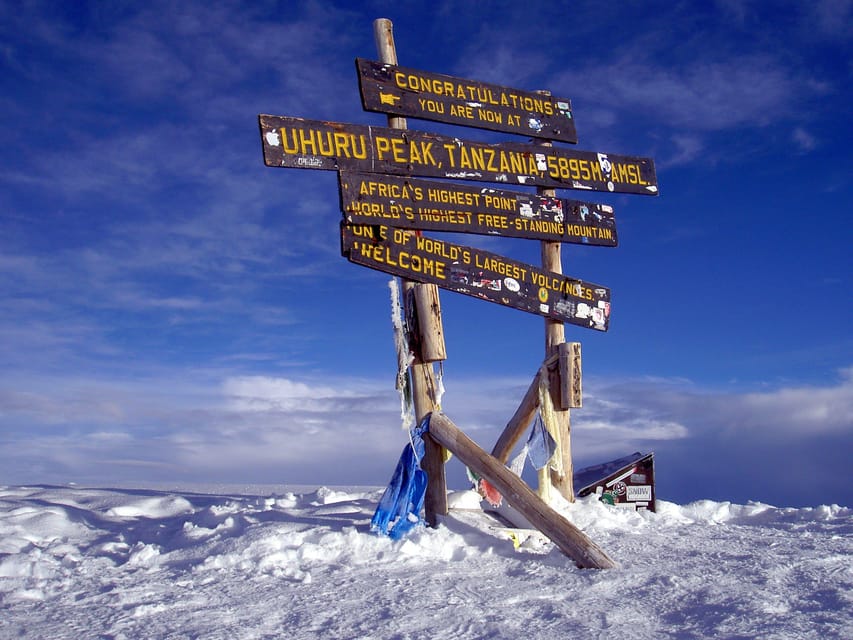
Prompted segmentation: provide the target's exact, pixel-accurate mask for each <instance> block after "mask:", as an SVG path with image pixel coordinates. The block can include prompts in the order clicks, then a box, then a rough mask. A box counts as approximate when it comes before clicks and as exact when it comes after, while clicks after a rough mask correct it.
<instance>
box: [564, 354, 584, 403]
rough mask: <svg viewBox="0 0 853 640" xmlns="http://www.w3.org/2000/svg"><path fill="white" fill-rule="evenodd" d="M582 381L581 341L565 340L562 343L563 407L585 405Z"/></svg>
mask: <svg viewBox="0 0 853 640" xmlns="http://www.w3.org/2000/svg"><path fill="white" fill-rule="evenodd" d="M582 391H583V385H582V383H581V343H580V342H564V343H562V344H561V345H560V405H561V408H563V409H580V408H581V407H582V406H583V393H582Z"/></svg>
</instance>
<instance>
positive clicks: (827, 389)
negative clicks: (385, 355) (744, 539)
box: [0, 369, 853, 498]
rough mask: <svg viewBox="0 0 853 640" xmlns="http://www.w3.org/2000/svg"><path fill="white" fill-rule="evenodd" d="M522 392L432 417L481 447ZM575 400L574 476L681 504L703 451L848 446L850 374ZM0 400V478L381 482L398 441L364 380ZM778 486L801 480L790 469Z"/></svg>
mask: <svg viewBox="0 0 853 640" xmlns="http://www.w3.org/2000/svg"><path fill="white" fill-rule="evenodd" d="M526 385H527V381H524V380H520V379H507V378H504V379H477V380H464V381H458V382H457V381H448V387H449V389H448V392H447V394H446V395H445V398H444V409H445V411H447V413H448V415H450V416H451V417H452V419H453V420H454V421H455V422H456V423H457V424H459V426H460V427H461V428H463V429H464V430H466V431H467V432H468V433H469V434H471V436H472V437H473V438H474V439H475V440H476V441H477V442H479V443H480V444H481V446H483V447H484V448H486V449H489V448H490V447H491V446H492V445H493V444H494V442H495V441H496V439H497V437H498V436H499V434H500V432H501V431H502V429H503V427H504V426H505V424H506V421H507V420H508V419H509V417H510V416H511V415H512V412H513V411H514V410H515V405H516V403H517V402H518V401H519V400H520V398H521V396H522V395H523V393H524V390H525V388H526ZM586 387H587V390H586V393H585V399H584V407H583V408H582V409H578V410H574V411H573V412H572V434H573V435H572V440H573V448H574V451H575V458H576V463H577V464H581V465H582V464H591V463H595V462H601V461H602V460H605V459H608V458H610V457H617V456H620V455H624V454H626V453H630V452H631V451H634V450H642V451H648V450H659V451H661V452H662V460H661V464H662V468H663V471H664V472H663V478H664V480H663V486H662V488H663V490H664V491H670V492H674V493H676V492H677V493H678V494H679V495H687V494H688V493H690V492H689V491H687V489H685V488H680V487H679V488H675V487H671V486H667V480H666V478H667V477H668V475H667V472H666V468H667V467H669V466H676V465H679V466H683V465H684V464H685V460H686V459H688V458H689V459H705V452H706V451H710V450H713V451H714V452H715V455H717V457H718V459H717V460H715V461H714V463H713V464H714V465H726V464H727V456H735V457H737V458H739V457H740V455H741V452H742V451H743V450H744V447H748V449H749V450H750V451H751V452H752V456H753V457H754V458H755V459H756V460H759V459H761V457H762V456H763V455H764V454H763V453H762V452H764V451H767V452H771V451H772V452H773V455H774V456H778V453H777V451H778V450H779V449H780V448H781V450H784V451H787V452H788V455H790V456H796V455H798V451H799V450H800V449H801V448H802V447H807V444H806V443H809V442H812V441H814V440H815V439H818V438H820V439H823V440H822V441H826V439H827V438H829V439H835V441H839V442H840V441H845V440H846V441H849V438H850V436H851V435H852V434H853V369H848V370H845V371H843V372H841V376H840V379H839V380H838V382H837V383H834V384H828V385H825V386H822V387H813V388H807V387H780V388H777V389H773V390H770V391H766V392H751V393H736V392H731V393H724V392H719V391H714V390H707V389H702V388H699V387H697V386H696V385H693V384H691V383H689V382H686V381H679V380H655V379H647V380H623V381H621V382H608V381H602V380H597V381H590V382H589V383H587V384H586ZM2 389H3V391H2V394H0V416H2V421H3V425H2V426H3V433H4V434H5V435H4V442H5V446H3V447H2V448H0V450H2V452H3V453H2V454H0V462H2V465H0V467H2V468H3V469H4V470H5V474H4V476H5V477H3V478H0V481H8V480H9V479H11V478H20V479H30V478H40V479H41V481H68V480H77V479H83V480H85V481H89V482H103V483H108V482H110V481H111V480H116V479H121V478H125V479H126V478H128V477H133V478H136V479H140V480H144V479H145V478H146V477H150V469H152V468H157V469H160V471H159V472H158V473H159V474H160V475H159V476H158V478H157V479H164V480H182V479H184V480H187V479H193V480H196V481H205V482H216V481H224V480H225V479H227V480H229V481H245V482H272V483H274V482H280V481H282V480H284V479H287V481H290V482H302V483H312V482H326V483H331V482H341V483H358V484H378V485H381V484H382V483H384V482H385V481H386V480H387V476H388V473H389V472H390V471H389V470H390V469H391V468H392V467H393V464H394V462H395V461H396V456H397V454H398V453H399V449H400V448H401V446H403V444H404V443H405V442H406V436H405V433H404V432H403V431H402V430H401V429H400V419H399V400H398V398H397V395H396V392H395V391H394V390H393V388H391V387H390V385H389V384H385V383H384V382H377V381H373V380H365V379H351V378H350V379H347V378H338V379H326V380H323V379H310V378H284V377H273V376H258V375H248V376H237V377H231V376H229V377H226V378H224V379H222V380H220V381H218V382H217V379H216V374H215V372H208V373H205V374H203V375H198V374H196V376H195V377H194V378H193V377H192V376H189V377H188V378H187V379H185V380H182V381H180V382H179V381H178V380H177V378H175V379H173V380H171V381H170V380H167V379H151V378H148V379H140V380H135V381H134V380H130V379H126V380H123V381H105V380H97V379H89V380H80V379H71V378H67V379H63V378H55V379H52V380H42V381H40V382H39V381H30V382H29V383H23V384H22V383H20V382H19V383H16V382H15V381H13V380H9V379H6V380H5V381H4V382H3V386H2ZM839 439H840V440H839ZM734 443H737V444H736V445H735V444H734ZM848 448H849V447H848ZM675 451H677V452H678V456H679V458H678V459H674V458H673V455H675V454H674V453H673V452H675ZM810 451H811V450H810ZM811 455H814V452H813V451H812V453H811ZM830 458H831V456H828V459H830ZM104 460H106V461H112V462H111V463H109V464H104V463H103V461H104ZM762 464H763V463H762ZM827 464H830V462H828V463H827ZM47 470H52V471H47ZM834 472H835V473H839V474H843V473H844V471H843V470H842V469H835V470H834ZM786 473H787V474H788V475H789V476H791V477H798V478H801V477H802V472H801V471H799V470H798V469H797V468H788V470H787V471H786ZM44 474H47V475H44ZM692 491H693V494H692V495H693V497H694V498H695V497H703V496H701V495H699V494H696V491H699V488H695V487H694V488H693V489H692ZM753 497H760V496H753Z"/></svg>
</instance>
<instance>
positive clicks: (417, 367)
mask: <svg viewBox="0 0 853 640" xmlns="http://www.w3.org/2000/svg"><path fill="white" fill-rule="evenodd" d="M373 38H374V40H375V42H376V52H377V54H378V55H379V60H380V62H386V63H388V64H394V65H396V64H397V48H396V46H395V44H394V25H393V24H392V23H391V21H390V20H388V19H387V18H379V19H378V20H374V21H373ZM388 126H389V127H391V128H393V129H406V128H407V123H406V119H405V118H400V117H398V116H388ZM416 287H418V288H420V287H424V290H422V291H421V292H420V293H417V294H416V293H415V292H414V289H415V288H416ZM430 287H431V288H432V289H434V291H433V292H429V291H428V289H429V288H430ZM415 295H417V296H418V297H424V298H425V299H426V300H427V302H426V303H425V304H426V306H427V307H428V308H431V309H433V313H432V315H431V316H430V317H429V325H430V326H431V327H432V332H433V334H437V335H438V336H440V337H441V344H440V349H441V351H442V352H443V351H444V337H443V336H444V332H443V329H442V328H441V308H440V307H439V306H438V290H437V289H436V287H435V285H420V284H417V283H414V282H411V281H408V280H403V304H404V305H406V309H405V312H406V317H410V316H411V315H412V314H413V313H415V312H416V309H414V310H413V309H411V307H410V305H413V304H414V303H413V301H412V299H413V297H414V296H415ZM433 300H434V301H435V306H434V308H433V307H432V303H431V301H433ZM421 321H422V322H423V318H422V319H421ZM416 342H417V345H416V347H419V346H420V345H421V344H423V342H424V340H423V339H422V337H421V336H420V335H418V337H417V341H416ZM430 344H431V345H432V346H431V347H430V348H431V351H430V353H429V354H428V355H435V354H436V351H435V348H436V347H435V340H434V339H433V338H432V337H431V338H430ZM414 354H415V362H414V363H412V366H411V367H410V368H409V373H410V375H411V380H412V401H413V402H414V405H415V418H416V421H417V423H418V424H419V423H420V421H421V420H422V419H423V418H424V417H425V416H426V415H427V414H428V413H431V412H433V411H436V410H437V409H438V408H439V407H438V402H437V400H436V383H435V374H434V373H433V369H432V364H430V362H432V360H429V359H425V358H424V354H423V353H422V352H421V350H420V348H416V349H415V350H414ZM444 357H446V356H444ZM444 357H442V358H439V359H444ZM424 445H425V453H424V459H423V460H421V468H422V469H423V470H424V471H426V473H427V478H428V479H429V480H428V483H427V489H426V496H425V497H424V515H425V519H426V522H427V524H428V525H429V526H431V527H434V526H436V525H437V524H438V516H443V515H447V479H446V473H445V468H444V450H443V449H442V448H441V446H440V445H439V444H437V443H436V442H435V441H434V440H433V439H432V438H430V437H429V436H427V437H426V438H424Z"/></svg>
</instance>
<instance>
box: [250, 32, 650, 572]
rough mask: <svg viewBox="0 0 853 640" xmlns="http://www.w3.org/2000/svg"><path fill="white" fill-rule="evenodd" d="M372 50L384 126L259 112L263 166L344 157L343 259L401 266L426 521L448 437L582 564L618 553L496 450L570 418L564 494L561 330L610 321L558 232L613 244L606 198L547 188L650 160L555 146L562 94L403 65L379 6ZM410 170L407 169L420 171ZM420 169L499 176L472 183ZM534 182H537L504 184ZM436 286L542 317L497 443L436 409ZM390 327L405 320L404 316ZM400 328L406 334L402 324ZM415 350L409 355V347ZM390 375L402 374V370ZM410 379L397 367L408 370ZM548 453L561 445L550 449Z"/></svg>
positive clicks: (567, 350)
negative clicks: (449, 237) (476, 137)
mask: <svg viewBox="0 0 853 640" xmlns="http://www.w3.org/2000/svg"><path fill="white" fill-rule="evenodd" d="M374 37H375V39H376V45H377V52H378V54H379V58H380V62H373V61H369V60H363V59H357V60H356V69H357V72H358V78H359V85H360V89H361V96H362V102H363V106H364V108H365V109H366V110H368V111H377V112H381V113H386V114H389V115H388V127H377V126H371V125H360V124H349V123H340V122H325V121H320V120H307V119H303V118H297V117H291V116H273V115H259V116H258V122H259V125H260V133H261V142H262V146H263V154H264V162H265V163H266V164H267V165H268V166H271V167H289V168H302V169H320V170H331V171H338V176H339V186H340V203H341V211H342V212H343V216H344V219H343V222H342V223H341V252H342V254H343V255H344V256H345V257H346V258H347V259H348V260H349V261H350V262H353V263H355V264H360V265H362V266H365V267H369V268H371V269H376V270H379V271H382V272H385V273H390V274H393V275H397V276H399V277H400V278H401V279H402V281H403V301H404V305H405V317H406V319H407V325H408V329H409V330H410V332H412V333H413V335H411V336H410V340H409V344H408V345H407V347H408V348H409V349H410V350H411V355H410V354H408V353H403V351H402V350H401V351H400V353H399V354H398V357H400V358H402V359H401V362H402V363H403V364H402V367H403V369H402V370H403V371H405V363H406V362H407V361H410V362H411V364H410V365H409V368H408V374H409V375H408V379H409V380H410V381H411V391H412V400H413V403H414V409H415V413H416V418H417V420H418V422H420V421H421V420H422V419H424V418H425V417H426V416H430V430H429V431H428V432H427V433H426V435H425V437H424V442H425V445H426V446H425V456H424V458H423V460H422V461H421V465H422V468H423V469H424V471H426V472H427V475H428V478H429V482H428V485H427V489H426V498H425V512H426V520H427V522H428V523H429V524H431V525H434V524H436V523H437V516H440V515H445V514H446V513H447V495H446V487H445V479H444V478H445V476H444V448H446V449H447V450H449V451H450V452H451V453H453V454H455V455H456V456H457V457H458V458H459V459H460V460H461V461H462V462H463V463H464V464H466V465H468V466H469V467H470V468H471V469H473V470H474V471H475V472H476V473H478V474H480V476H481V477H482V478H484V479H486V480H488V481H489V482H490V483H492V485H493V486H494V487H496V488H497V489H498V491H500V492H501V493H502V494H503V495H504V496H505V497H506V499H507V501H508V502H509V503H510V504H511V505H512V506H513V507H515V508H516V509H517V510H518V511H519V512H521V513H522V514H523V515H524V517H526V518H527V519H528V520H529V521H530V523H532V524H533V525H534V526H536V527H537V528H538V529H539V530H540V531H542V532H543V533H545V534H546V535H547V536H548V537H549V538H551V540H552V541H554V542H555V544H556V545H557V546H558V547H559V548H560V549H561V550H562V551H563V552H564V553H566V555H568V556H570V557H571V558H572V559H574V560H575V562H576V563H577V564H578V566H581V567H597V568H608V567H613V566H615V563H614V562H613V561H612V560H611V559H610V558H609V557H607V555H606V554H605V553H604V552H603V551H601V550H600V549H599V548H598V547H597V546H596V545H595V544H594V543H593V542H592V541H591V540H589V539H588V538H587V537H586V536H585V535H584V534H583V533H582V532H581V531H579V530H578V529H577V528H576V527H574V526H573V525H571V523H569V522H568V521H567V520H566V519H565V518H563V517H562V516H560V515H559V514H558V513H557V512H556V511H554V510H553V509H551V508H550V506H549V505H548V504H547V492H546V493H545V494H543V498H544V499H543V498H540V497H538V496H537V495H536V494H534V493H533V492H532V491H530V490H529V488H528V487H527V486H526V485H525V484H524V483H523V482H522V481H521V479H520V478H518V477H516V476H515V475H514V474H513V473H512V472H510V471H509V470H508V469H507V468H506V467H505V466H504V463H505V462H506V461H507V459H508V456H509V454H510V452H511V450H512V448H513V447H514V446H515V444H516V442H518V440H519V439H520V438H521V436H522V434H523V432H524V431H525V429H526V428H527V426H528V425H529V424H530V422H531V420H532V419H533V416H534V415H535V413H536V411H537V410H539V411H540V413H541V414H542V415H543V421H545V416H546V414H547V415H548V421H549V422H550V423H551V424H550V428H552V430H553V429H556V431H558V432H560V433H557V434H556V435H558V436H560V435H562V432H565V439H564V440H563V442H562V444H560V442H559V439H558V447H559V448H558V451H559V452H561V453H560V455H562V459H563V461H564V463H565V464H563V466H562V468H561V469H557V470H556V473H554V472H553V470H552V472H550V477H549V472H548V471H547V467H546V470H545V471H544V472H541V473H540V491H541V487H542V486H543V481H544V482H546V483H547V485H548V486H550V483H551V482H552V481H553V482H554V484H555V486H557V487H558V488H559V489H560V490H561V492H563V495H564V496H565V497H566V498H568V499H569V500H573V499H574V493H573V490H572V485H571V449H570V447H569V444H568V442H569V441H568V431H569V420H568V409H569V408H573V407H579V406H580V405H581V397H580V387H581V379H580V344H579V343H570V344H567V343H566V342H565V335H564V323H569V324H573V325H575V326H580V327H584V328H589V329H593V330H598V331H606V330H607V329H608V326H609V322H610V290H609V289H608V288H606V287H603V286H601V285H596V284H591V283H589V282H585V281H583V280H579V279H576V278H571V277H568V276H565V275H563V273H562V263H561V258H560V252H561V249H560V247H561V244H560V243H562V242H568V243H574V244H589V245H598V246H605V247H615V246H616V245H617V243H618V238H617V235H616V223H615V218H614V215H613V209H612V207H610V206H608V205H605V204H598V203H592V202H585V201H580V200H569V199H564V198H560V197H557V195H556V192H555V191H554V189H574V190H583V191H590V192H593V191H598V192H604V193H633V194H639V195H653V196H654V195H657V194H658V185H657V176H656V173H655V167H654V162H653V160H652V159H650V158H643V157H637V156H626V155H620V154H613V153H602V152H595V151H581V150H577V149H569V148H565V147H554V146H553V145H552V144H551V141H560V142H570V143H575V142H577V133H576V129H575V123H574V115H573V113H572V108H571V102H570V101H569V100H568V99H566V98H554V97H552V96H551V95H550V94H549V93H547V92H535V93H531V92H527V91H521V90H518V89H511V88H508V87H503V86H499V85H494V84H487V83H482V82H477V81H473V80H464V79H461V78H456V77H453V76H447V75H443V74H436V73H430V72H425V71H419V70H414V69H408V68H405V67H400V66H398V64H397V55H396V50H395V47H394V40H393V33H392V26H391V22H390V21H389V20H384V19H380V20H376V21H375V22H374ZM403 116H409V117H415V118H420V119H425V120H434V121H439V122H445V123H450V124H457V125H463V126H469V127H480V128H485V129H490V130H494V131H502V132H507V133H514V134H522V135H526V136H528V137H531V138H538V139H540V140H539V142H538V143H534V142H529V143H522V142H503V143H497V144H492V143H485V142H479V141H472V140H462V139H460V138H456V137H450V136H444V135H438V134H433V133H426V132H422V131H410V130H408V129H407V125H406V120H405V118H404V117H403ZM416 176H417V177H416ZM422 177H425V178H442V179H447V178H450V179H459V180H474V181H479V182H491V183H498V184H500V185H501V188H483V187H475V186H470V185H468V186H466V185H462V184H458V183H454V182H447V181H433V180H423V179H421V178H422ZM517 185H521V186H534V187H536V188H537V189H536V193H535V194H534V193H526V192H517V191H512V190H508V189H507V188H505V187H510V186H517ZM422 230H433V231H451V232H462V233H472V234H484V235H499V236H509V237H516V238H525V239H532V240H539V241H541V243H542V267H535V266H531V265H528V264H525V263H522V262H518V261H515V260H512V259H510V258H507V257H504V256H500V255H497V254H494V253H491V252H488V251H484V250H481V249H475V248H472V247H466V246H462V245H457V244H454V243H451V242H447V241H445V240H441V239H436V238H428V237H425V236H423V235H422V233H421V231H422ZM436 287H441V288H443V289H446V290H449V291H454V292H457V293H461V294H464V295H468V296H472V297H476V298H481V299H484V300H487V301H491V302H495V303H497V304H501V305H504V306H509V307H512V308H515V309H520V310H522V311H526V312H529V313H534V314H537V315H540V316H543V317H544V318H545V359H544V361H543V364H542V367H541V368H540V370H539V371H538V372H537V374H536V376H534V380H533V382H532V383H531V385H530V388H529V389H528V391H527V393H526V394H525V396H524V398H523V400H522V402H521V404H520V406H519V407H518V410H517V411H516V413H515V415H513V417H512V418H511V419H510V421H509V423H508V424H507V426H506V428H505V430H504V432H503V433H502V434H501V437H500V438H499V439H498V442H497V443H496V445H495V447H494V449H493V451H492V454H491V455H490V454H487V453H486V452H485V451H483V450H482V449H480V448H479V447H478V446H477V445H476V444H475V443H473V442H472V441H471V440H470V439H468V438H467V436H465V434H464V433H462V431H461V430H459V429H458V428H457V427H456V426H455V425H454V424H453V423H452V422H451V421H450V420H449V419H448V418H447V417H446V416H445V415H444V413H443V412H442V411H441V407H440V406H439V398H438V396H439V394H438V391H437V389H438V385H437V382H436V378H435V375H434V370H433V364H432V363H433V362H434V361H436V360H443V359H444V358H445V357H446V354H445V352H444V344H443V328H442V326H441V311H440V304H439V299H438V291H437V289H436ZM398 330H399V327H398ZM401 333H403V332H401ZM412 358H413V360H412ZM398 377H399V376H398ZM403 378H406V376H403ZM555 459H556V458H555Z"/></svg>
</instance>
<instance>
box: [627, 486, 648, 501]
mask: <svg viewBox="0 0 853 640" xmlns="http://www.w3.org/2000/svg"><path fill="white" fill-rule="evenodd" d="M626 498H627V499H628V502H640V501H644V502H649V501H651V499H652V486H651V485H649V484H645V485H639V486H630V485H629V486H628V495H627V496H626Z"/></svg>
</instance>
